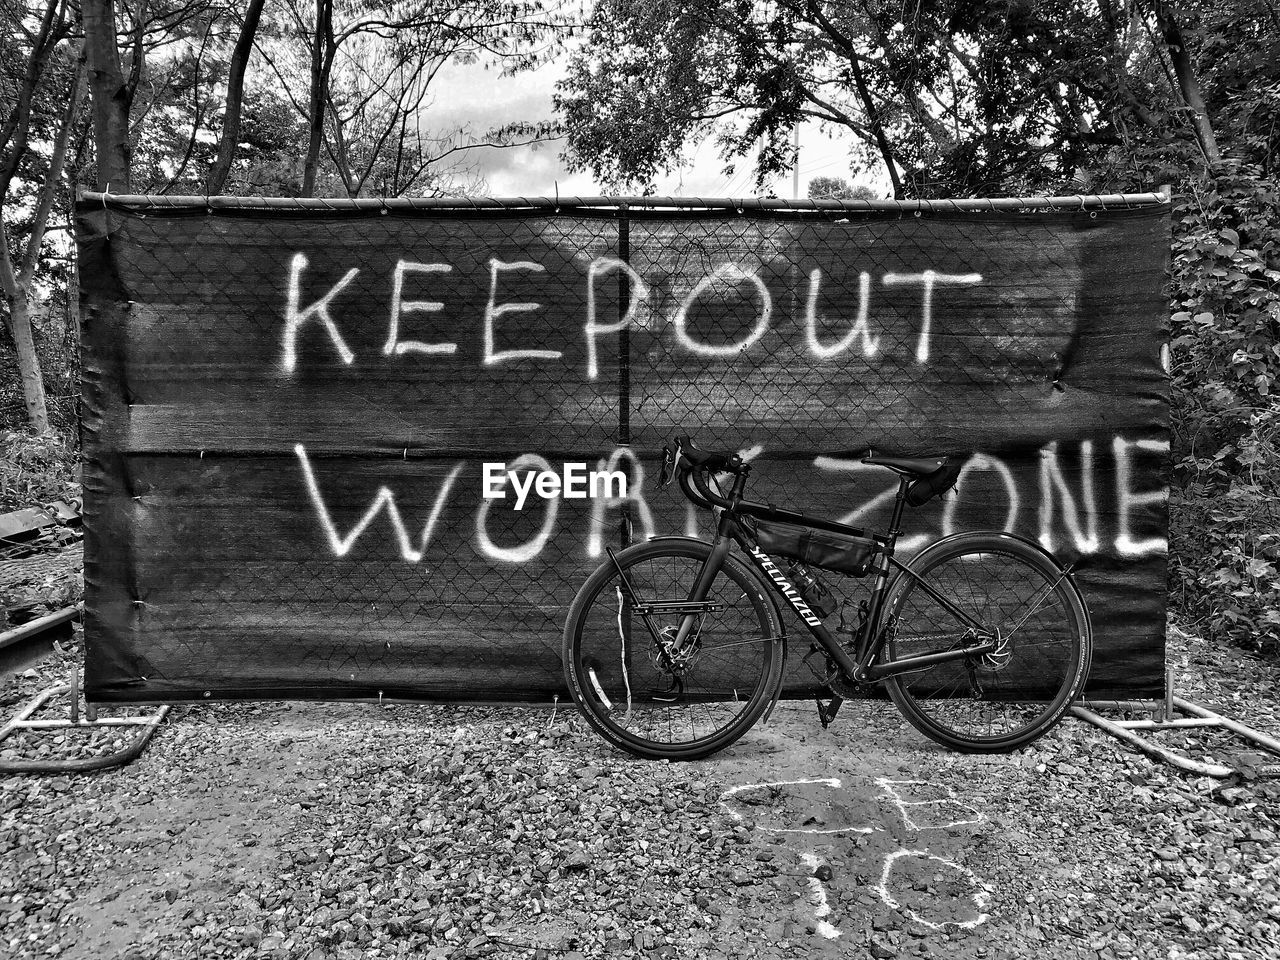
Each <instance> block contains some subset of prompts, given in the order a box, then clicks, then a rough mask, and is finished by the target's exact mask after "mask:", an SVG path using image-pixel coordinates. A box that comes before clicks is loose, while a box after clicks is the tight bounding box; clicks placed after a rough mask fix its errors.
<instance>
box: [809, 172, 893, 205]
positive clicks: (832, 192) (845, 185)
mask: <svg viewBox="0 0 1280 960" xmlns="http://www.w3.org/2000/svg"><path fill="white" fill-rule="evenodd" d="M809 197H810V199H813V200H879V199H880V197H878V196H876V192H875V191H874V190H872V189H871V188H870V187H868V186H866V185H864V184H861V183H860V184H858V185H857V186H856V187H851V186H849V181H848V180H846V179H845V178H844V177H814V178H813V179H812V180H810V181H809Z"/></svg>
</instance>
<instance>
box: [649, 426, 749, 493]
mask: <svg viewBox="0 0 1280 960" xmlns="http://www.w3.org/2000/svg"><path fill="white" fill-rule="evenodd" d="M662 452H663V463H662V474H661V477H662V479H663V481H664V482H670V478H671V474H672V473H673V472H674V473H675V474H676V475H678V477H679V480H680V489H681V491H682V492H683V493H684V495H685V496H686V497H688V499H689V500H690V502H692V503H693V504H694V506H698V507H703V508H704V509H708V510H709V509H711V508H712V507H721V508H728V507H731V506H732V504H731V503H730V501H729V499H728V498H726V497H722V496H720V495H719V494H718V493H716V492H714V491H713V490H712V489H711V487H710V486H709V485H708V484H707V481H706V479H705V477H704V474H708V475H709V474H713V473H720V472H728V473H733V474H735V475H736V474H738V473H740V472H741V471H742V468H743V467H744V466H745V465H744V463H743V461H742V458H741V457H739V456H738V455H737V454H736V453H712V452H710V451H706V450H699V449H698V448H697V446H695V445H694V443H693V440H692V438H690V437H687V436H685V437H676V448H675V451H674V452H672V451H670V450H668V449H667V448H666V447H663V448H662Z"/></svg>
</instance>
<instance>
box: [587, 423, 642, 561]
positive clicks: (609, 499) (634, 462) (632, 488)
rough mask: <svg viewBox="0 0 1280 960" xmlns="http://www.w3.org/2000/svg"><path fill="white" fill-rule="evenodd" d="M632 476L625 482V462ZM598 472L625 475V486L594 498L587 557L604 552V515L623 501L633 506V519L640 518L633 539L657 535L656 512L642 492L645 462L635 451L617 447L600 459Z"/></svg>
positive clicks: (624, 476)
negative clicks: (629, 480)
mask: <svg viewBox="0 0 1280 960" xmlns="http://www.w3.org/2000/svg"><path fill="white" fill-rule="evenodd" d="M624 462H625V463H626V464H627V469H628V471H629V472H630V475H631V482H630V483H627V482H626V477H627V474H626V473H623V472H622V470H621V469H620V468H621V467H622V465H623V463H624ZM597 472H598V473H604V474H608V475H613V474H617V475H618V476H620V477H622V478H623V486H622V487H621V488H620V489H619V491H618V492H617V493H613V494H606V495H605V496H602V497H596V496H593V497H592V499H591V526H590V529H589V530H588V532H587V556H589V557H592V558H595V557H598V556H600V555H601V554H602V553H604V535H605V514H606V513H607V512H608V511H610V510H617V509H619V508H621V507H622V506H623V505H624V504H627V505H629V506H630V508H631V519H632V520H633V521H638V523H639V529H638V530H635V529H633V531H632V540H633V541H636V542H638V541H640V540H648V539H649V538H650V537H652V536H653V534H654V529H655V528H654V524H653V512H652V511H651V510H650V509H649V504H648V501H646V500H645V498H644V496H643V495H642V494H641V493H640V491H641V490H643V489H644V465H643V464H642V463H641V462H640V458H639V457H637V456H636V454H635V451H633V450H632V449H631V448H630V447H618V448H617V449H615V450H614V451H613V452H612V453H611V454H609V458H608V459H607V460H601V461H600V462H599V469H598V470H597Z"/></svg>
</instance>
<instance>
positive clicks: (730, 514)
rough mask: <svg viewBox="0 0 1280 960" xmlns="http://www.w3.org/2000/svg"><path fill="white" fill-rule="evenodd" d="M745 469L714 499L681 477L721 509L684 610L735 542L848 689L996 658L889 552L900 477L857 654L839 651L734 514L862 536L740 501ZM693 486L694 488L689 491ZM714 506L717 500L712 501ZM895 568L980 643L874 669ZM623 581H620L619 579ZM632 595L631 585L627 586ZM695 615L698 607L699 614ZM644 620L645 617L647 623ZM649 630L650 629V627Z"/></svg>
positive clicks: (702, 592)
mask: <svg viewBox="0 0 1280 960" xmlns="http://www.w3.org/2000/svg"><path fill="white" fill-rule="evenodd" d="M748 472H749V468H748V467H747V466H746V465H743V467H742V468H741V470H740V472H739V473H738V474H737V476H736V477H735V479H734V485H733V489H732V491H731V492H730V494H729V496H728V498H723V497H717V496H716V495H715V494H713V493H712V492H711V491H710V490H709V489H708V488H707V487H706V485H705V483H704V482H703V481H702V479H701V477H700V475H699V473H700V471H699V470H698V468H696V467H694V468H691V469H689V470H686V471H684V472H682V473H681V475H680V486H681V489H682V490H683V491H684V493H685V496H687V497H688V498H689V499H690V500H691V501H692V502H693V503H695V504H697V505H699V506H704V507H706V508H708V509H710V508H712V507H715V506H720V508H721V509H720V517H719V520H718V523H717V525H716V536H715V540H714V541H713V544H712V551H711V555H710V556H709V557H708V558H707V560H706V562H705V563H704V564H703V567H702V570H701V571H700V572H699V574H698V579H697V581H696V582H695V583H694V586H693V589H692V590H691V591H690V592H689V597H688V600H687V603H688V604H690V605H702V604H704V603H705V602H706V598H707V594H708V592H709V591H710V588H711V584H712V582H713V581H714V580H715V577H716V576H717V574H719V572H720V568H721V566H723V564H724V559H725V557H726V556H728V554H729V550H730V547H731V545H732V544H733V543H734V542H737V543H738V544H739V545H740V546H741V547H742V549H743V552H744V553H745V554H746V555H747V557H748V558H749V559H750V561H751V563H752V565H753V566H754V567H755V568H756V570H757V571H759V573H760V574H761V576H762V577H763V578H764V580H765V582H766V583H769V584H770V585H772V587H773V589H774V592H775V593H777V594H778V595H779V596H781V597H782V598H783V599H784V600H786V601H787V604H788V605H789V606H790V607H791V609H793V610H794V611H795V612H796V614H797V615H798V616H799V617H800V619H801V620H802V621H804V624H805V626H806V627H808V629H809V632H810V633H811V634H812V635H813V638H814V639H815V640H816V641H817V642H818V643H819V644H820V645H821V647H822V649H823V650H825V651H826V653H827V655H828V656H829V657H830V658H831V660H832V661H834V662H835V663H836V665H837V666H838V667H839V668H840V672H841V674H842V675H843V676H844V678H845V679H846V680H848V681H850V682H853V683H874V682H876V681H879V680H884V679H886V678H888V677H893V676H898V675H900V674H904V673H910V672H912V671H913V670H920V669H922V668H926V667H931V666H934V665H935V664H939V663H946V662H948V661H952V660H962V659H965V658H968V657H973V656H981V655H983V654H987V653H991V652H994V651H995V650H996V649H997V646H998V644H997V642H996V641H995V640H994V639H992V638H991V637H990V635H989V634H988V633H987V631H986V630H985V629H984V628H983V627H982V625H981V624H980V623H978V622H977V621H975V620H974V619H973V618H972V617H970V616H969V615H968V614H967V613H965V612H964V611H963V610H961V609H960V608H959V607H957V606H956V605H955V604H954V603H952V602H951V601H950V600H949V599H948V598H947V597H945V596H943V595H942V594H940V593H939V592H938V591H937V590H935V589H934V588H933V586H932V585H931V584H930V583H929V582H928V581H927V580H924V579H923V578H921V577H919V576H917V575H916V573H915V572H914V571H913V570H911V569H910V568H908V567H907V566H906V565H905V564H902V563H900V562H899V561H898V560H897V558H895V557H894V555H893V552H894V547H895V545H896V544H897V541H898V535H899V533H900V532H901V522H902V513H903V507H904V506H905V504H906V489H907V483H908V480H907V478H906V477H900V478H899V482H898V495H897V499H896V500H895V502H894V508H893V518H892V520H891V521H890V524H889V532H888V534H887V535H886V536H883V537H881V536H876V535H873V536H874V539H876V540H877V541H879V542H880V543H881V546H882V550H881V554H880V562H879V564H878V566H877V568H876V570H875V574H874V575H875V582H874V584H873V585H872V587H871V598H870V603H869V610H868V613H867V617H866V618H865V619H864V620H863V622H862V624H861V626H860V629H859V633H858V635H857V637H856V638H855V643H854V652H855V656H853V657H851V656H850V655H849V653H848V652H847V651H846V650H845V648H844V645H843V644H842V643H841V642H840V641H839V639H838V638H837V637H836V636H835V635H834V634H832V633H831V631H830V630H828V629H827V628H826V627H825V626H824V625H823V623H822V621H821V619H819V617H818V616H817V615H816V614H815V613H814V612H813V611H812V610H811V609H810V608H809V605H808V604H807V603H805V601H804V598H803V597H801V596H800V593H799V591H798V590H797V589H796V588H795V586H794V585H793V584H792V583H791V581H790V579H789V578H788V577H787V576H786V574H784V573H783V572H782V571H781V570H780V569H779V568H778V565H777V564H776V563H775V562H774V561H773V558H771V557H770V556H769V555H768V554H766V553H765V552H764V551H762V550H761V549H760V548H759V547H758V546H757V545H756V543H755V542H754V541H753V539H752V537H751V536H750V534H749V533H748V532H747V531H746V530H745V529H744V528H743V526H742V525H741V524H740V523H739V521H738V516H739V515H746V516H750V517H756V518H759V519H761V520H774V521H780V522H784V523H796V524H803V525H805V526H810V527H816V528H819V529H823V530H830V531H833V532H835V533H844V534H848V535H854V536H865V533H864V532H863V531H861V530H858V529H856V528H853V527H849V526H847V525H845V524H842V523H837V522H835V521H832V520H825V519H822V518H820V517H811V516H807V515H805V514H802V513H795V512H793V511H790V510H782V509H779V508H777V507H775V506H773V505H772V504H767V503H758V502H755V501H750V500H745V499H743V496H742V494H743V487H744V485H745V483H746V476H747V473H748ZM694 486H696V487H697V488H698V489H697V490H695V489H694ZM717 501H718V502H717ZM893 569H896V570H897V571H899V573H901V574H903V575H905V576H908V577H911V578H912V579H913V580H915V582H916V585H917V587H918V588H919V589H921V590H923V591H924V592H925V593H926V594H928V595H929V596H930V597H932V598H933V599H934V600H935V601H937V602H938V603H939V604H941V605H942V607H943V608H944V609H946V610H947V611H948V612H949V613H951V614H952V615H953V616H955V617H956V619H957V620H959V621H960V622H961V623H963V624H965V625H966V626H968V627H969V628H970V629H971V630H973V631H974V633H975V636H976V637H978V638H979V642H977V643H973V644H970V645H967V646H964V647H961V648H960V649H956V650H945V651H940V652H938V653H927V654H921V655H918V656H912V657H903V658H901V659H898V660H894V661H893V662H892V663H882V664H875V663H873V661H874V660H875V658H876V656H877V654H878V653H879V652H880V650H881V648H882V647H883V645H884V642H885V631H884V630H883V629H882V625H881V619H882V617H883V615H884V605H885V600H886V597H887V594H888V584H889V573H890V571H891V570H893ZM624 580H625V578H624ZM627 589H628V592H630V586H629V585H628V586H627ZM698 609H700V606H699V608H698ZM697 618H698V613H697V612H696V610H689V612H686V613H685V615H684V616H683V617H682V618H681V623H680V628H679V630H678V631H677V633H676V637H675V639H674V641H673V643H672V646H673V648H674V650H675V651H677V652H678V651H679V650H680V649H681V648H682V646H683V644H684V643H685V641H686V639H687V638H688V636H689V634H690V633H692V632H693V630H694V627H695V625H696V622H697ZM646 619H647V618H646ZM650 629H651V630H652V628H650Z"/></svg>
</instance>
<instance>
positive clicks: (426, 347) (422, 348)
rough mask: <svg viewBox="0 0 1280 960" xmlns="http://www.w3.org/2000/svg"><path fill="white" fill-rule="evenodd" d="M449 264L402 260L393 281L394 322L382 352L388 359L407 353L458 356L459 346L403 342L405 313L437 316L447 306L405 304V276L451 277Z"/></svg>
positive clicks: (419, 302)
mask: <svg viewBox="0 0 1280 960" xmlns="http://www.w3.org/2000/svg"><path fill="white" fill-rule="evenodd" d="M451 270H453V267H451V266H450V265H449V264H447V263H413V262H412V261H408V260H400V261H398V262H397V263H396V269H395V273H394V274H392V277H391V319H390V321H389V322H388V324H387V342H386V343H384V344H383V345H382V352H383V353H385V354H386V355H387V356H397V357H398V356H403V355H404V354H406V353H426V354H445V355H448V354H453V353H457V352H458V345H457V344H456V343H423V342H421V341H419V340H401V339H400V317H401V316H402V315H403V314H406V313H438V312H439V311H441V310H443V309H444V304H443V303H441V302H439V301H436V300H405V299H404V275H405V274H406V273H449V272H450V271H451Z"/></svg>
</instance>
